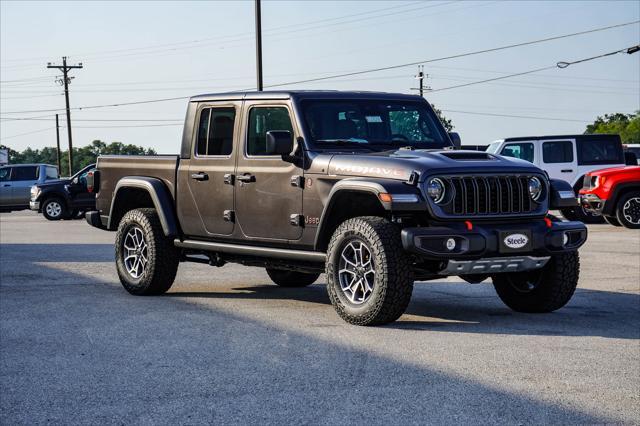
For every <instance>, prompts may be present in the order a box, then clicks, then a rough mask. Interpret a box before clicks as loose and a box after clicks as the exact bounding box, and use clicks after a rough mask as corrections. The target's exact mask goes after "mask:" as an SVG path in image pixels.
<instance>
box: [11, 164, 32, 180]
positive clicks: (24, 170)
mask: <svg viewBox="0 0 640 426" xmlns="http://www.w3.org/2000/svg"><path fill="white" fill-rule="evenodd" d="M11 180H17V181H19V180H38V167H37V166H28V167H16V168H15V169H14V171H13V178H12V179H11Z"/></svg>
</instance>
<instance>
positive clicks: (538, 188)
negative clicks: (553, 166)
mask: <svg viewBox="0 0 640 426" xmlns="http://www.w3.org/2000/svg"><path fill="white" fill-rule="evenodd" d="M529 195H531V198H533V200H534V201H538V199H539V198H540V196H541V195H542V183H541V182H540V179H538V178H537V177H532V178H529Z"/></svg>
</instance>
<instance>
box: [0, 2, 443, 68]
mask: <svg viewBox="0 0 640 426" xmlns="http://www.w3.org/2000/svg"><path fill="white" fill-rule="evenodd" d="M421 3H423V2H421V1H417V2H412V3H407V4H404V5H394V6H391V7H385V8H380V9H375V10H369V11H365V12H359V13H353V14H349V15H343V16H337V17H333V18H324V19H319V20H313V21H307V22H302V23H298V24H289V25H283V26H279V27H274V28H270V29H267V30H265V33H267V34H268V33H273V32H277V31H279V30H284V29H288V28H295V27H302V28H301V29H299V30H289V31H285V32H280V33H277V34H275V35H281V34H285V33H290V32H297V31H307V30H309V29H314V28H318V27H317V26H316V27H313V26H312V25H314V24H318V23H322V22H330V21H336V20H343V19H347V18H352V17H356V16H363V15H371V14H376V13H380V12H385V11H388V10H391V9H393V10H394V11H395V12H394V13H386V14H382V15H379V16H373V17H369V18H364V19H373V18H381V17H386V16H389V15H396V14H399V13H408V12H413V11H415V10H419V9H427V8H432V7H438V6H444V5H447V4H450V3H455V1H448V2H444V3H439V4H428V5H424V4H422V5H421V6H420V7H417V8H413V9H408V10H398V9H401V8H407V7H411V6H414V5H416V4H421ZM361 20H362V19H361ZM357 21H359V20H351V21H345V22H337V23H333V24H329V25H342V24H348V23H352V22H357ZM325 26H326V25H325ZM320 27H322V26H320ZM225 39H231V40H230V41H231V42H233V41H241V40H252V39H253V33H237V34H231V35H225V36H216V37H208V38H203V39H196V40H190V41H183V42H176V43H166V44H159V45H150V46H145V47H136V48H127V49H115V50H103V51H96V52H90V53H83V54H75V55H71V56H76V57H77V56H82V57H83V58H85V60H86V58H87V57H96V56H97V57H100V56H102V54H110V53H122V52H135V53H132V54H134V55H139V54H145V53H144V51H145V50H151V52H148V53H151V54H153V53H161V52H163V51H171V50H176V49H178V48H182V49H185V48H189V47H188V46H187V47H185V45H190V44H196V46H193V47H201V46H203V44H202V43H205V42H211V41H221V42H223V41H224V40H225ZM162 48H164V49H162ZM140 51H142V52H140ZM123 56H129V55H115V56H113V55H112V56H109V57H108V58H110V59H112V58H118V57H123ZM41 59H43V58H42V57H39V58H22V59H13V60H6V61H5V62H26V61H32V60H41ZM33 64H35V62H33ZM30 66H31V65H30V64H28V65H25V64H22V65H8V66H4V67H1V68H24V67H30Z"/></svg>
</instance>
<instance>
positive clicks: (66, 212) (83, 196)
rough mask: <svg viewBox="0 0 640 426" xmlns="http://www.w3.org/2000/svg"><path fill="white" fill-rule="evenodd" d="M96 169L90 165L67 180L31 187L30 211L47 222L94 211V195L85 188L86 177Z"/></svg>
mask: <svg viewBox="0 0 640 426" xmlns="http://www.w3.org/2000/svg"><path fill="white" fill-rule="evenodd" d="M95 168H96V165H95V164H90V165H88V166H86V167H85V168H83V169H82V170H80V171H79V172H78V173H76V174H75V175H73V176H71V177H70V178H68V179H57V180H53V181H47V182H44V183H40V184H37V185H33V186H32V187H31V201H30V203H29V207H30V208H31V210H34V211H37V212H38V213H40V212H42V214H43V216H44V217H45V218H47V219H49V220H60V219H70V218H75V217H77V216H78V215H79V214H80V213H84V212H85V211H89V210H94V209H95V205H96V195H95V194H94V193H92V192H91V191H90V188H88V187H87V176H88V175H89V173H92V172H93V171H94V170H95Z"/></svg>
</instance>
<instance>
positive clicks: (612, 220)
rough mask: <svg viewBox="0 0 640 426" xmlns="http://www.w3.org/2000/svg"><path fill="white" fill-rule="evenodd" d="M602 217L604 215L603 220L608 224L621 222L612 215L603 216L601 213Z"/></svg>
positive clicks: (619, 224) (614, 224) (615, 224)
mask: <svg viewBox="0 0 640 426" xmlns="http://www.w3.org/2000/svg"><path fill="white" fill-rule="evenodd" d="M602 217H604V220H605V222H607V223H608V224H609V225H613V226H622V224H621V223H620V222H619V221H618V219H617V218H615V217H614V216H604V215H603V216H602Z"/></svg>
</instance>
